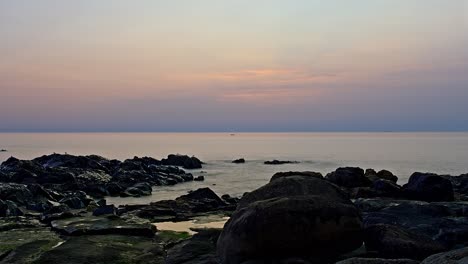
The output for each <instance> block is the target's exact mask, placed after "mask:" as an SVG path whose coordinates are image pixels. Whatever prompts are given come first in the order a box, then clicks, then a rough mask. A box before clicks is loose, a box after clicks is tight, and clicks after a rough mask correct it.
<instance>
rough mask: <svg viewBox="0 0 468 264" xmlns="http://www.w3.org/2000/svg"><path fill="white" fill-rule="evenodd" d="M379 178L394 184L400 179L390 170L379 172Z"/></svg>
mask: <svg viewBox="0 0 468 264" xmlns="http://www.w3.org/2000/svg"><path fill="white" fill-rule="evenodd" d="M377 177H378V178H380V179H383V180H387V181H391V182H394V183H396V182H397V181H398V177H397V176H395V175H393V173H392V172H390V171H388V170H381V171H379V172H377Z"/></svg>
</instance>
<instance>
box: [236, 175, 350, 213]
mask: <svg viewBox="0 0 468 264" xmlns="http://www.w3.org/2000/svg"><path fill="white" fill-rule="evenodd" d="M319 193H320V196H322V197H325V198H328V197H329V198H330V199H331V200H336V199H337V198H339V199H340V201H341V202H342V203H349V204H351V202H350V201H349V200H348V194H346V193H345V192H343V191H342V190H341V189H340V188H339V187H338V186H336V185H334V184H330V183H329V182H327V181H325V180H321V179H318V178H315V177H310V176H289V177H276V178H275V179H274V180H270V183H268V184H267V185H264V186H263V187H260V188H258V189H257V190H255V191H253V192H249V193H246V194H244V196H243V197H242V199H241V200H240V201H239V206H238V207H239V208H243V207H246V206H247V205H249V204H251V203H253V202H256V201H262V200H268V199H272V198H278V197H291V196H309V195H318V194H319Z"/></svg>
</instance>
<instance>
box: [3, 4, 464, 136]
mask: <svg viewBox="0 0 468 264" xmlns="http://www.w3.org/2000/svg"><path fill="white" fill-rule="evenodd" d="M389 130H390V131H462V130H464V131H466V130H468V0H414V1H408V0H357V1H339V0H336V1H313V0H288V1H284V0H235V1H234V0H232V1H222V0H185V1H184V0H173V1H162V0H161V1H159V0H133V1H128V0H107V1H106V0H80V1H63V0H41V1H37V0H11V1H8V0H0V131H6V132H7V131H188V132H191V131H389Z"/></svg>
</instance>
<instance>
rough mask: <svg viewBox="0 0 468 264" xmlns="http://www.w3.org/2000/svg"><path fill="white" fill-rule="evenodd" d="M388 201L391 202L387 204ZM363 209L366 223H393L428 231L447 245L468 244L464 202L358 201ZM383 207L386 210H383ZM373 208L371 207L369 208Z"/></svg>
mask: <svg viewBox="0 0 468 264" xmlns="http://www.w3.org/2000/svg"><path fill="white" fill-rule="evenodd" d="M385 203H387V204H388V205H385ZM379 204H380V205H379ZM357 205H358V206H359V207H360V208H363V209H364V210H365V211H364V213H363V217H364V224H365V225H366V226H370V225H375V224H390V225H397V226H400V227H403V228H405V229H409V230H412V231H415V232H418V233H421V234H425V235H427V236H429V237H431V238H432V239H434V240H437V241H438V242H440V243H442V244H443V245H445V246H446V247H447V248H452V247H454V246H468V242H467V241H468V217H466V216H460V214H463V211H464V209H463V207H464V205H463V204H460V205H458V209H457V205H456V204H454V205H452V206H446V205H444V204H443V203H427V202H421V201H404V200H393V201H392V200H388V201H384V202H382V201H380V202H377V201H373V202H371V203H367V202H364V201H363V200H359V201H357ZM380 206H383V207H384V208H383V209H379V207H380ZM368 209H370V210H368Z"/></svg>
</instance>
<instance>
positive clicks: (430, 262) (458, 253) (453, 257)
mask: <svg viewBox="0 0 468 264" xmlns="http://www.w3.org/2000/svg"><path fill="white" fill-rule="evenodd" d="M466 263H468V247H465V248H460V249H456V250H452V251H449V252H443V253H439V254H435V255H432V256H429V257H428V258H426V259H424V260H423V261H422V262H421V264H466Z"/></svg>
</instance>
